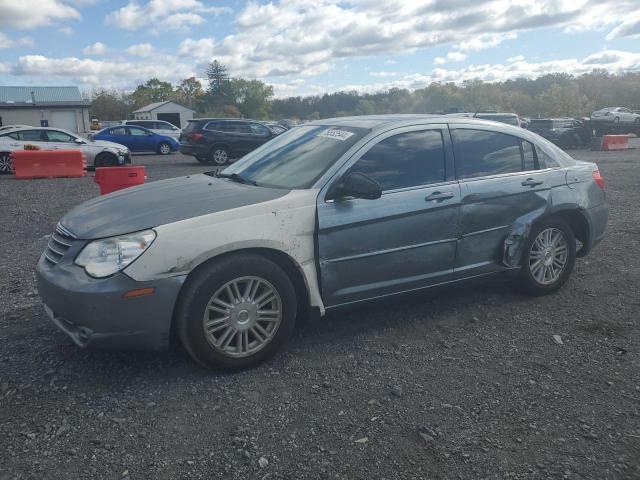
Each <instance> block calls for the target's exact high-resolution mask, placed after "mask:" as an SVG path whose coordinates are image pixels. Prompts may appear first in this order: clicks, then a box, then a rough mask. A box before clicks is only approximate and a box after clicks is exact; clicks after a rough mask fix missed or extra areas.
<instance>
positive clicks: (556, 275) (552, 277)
mask: <svg viewBox="0 0 640 480" xmlns="http://www.w3.org/2000/svg"><path fill="white" fill-rule="evenodd" d="M556 239H557V240H556ZM553 245H555V247H554V246H553ZM563 245H564V247H565V248H564V249H563V248H562V246H563ZM563 252H564V253H563ZM575 260H576V239H575V236H574V234H573V231H572V230H571V228H570V227H569V225H567V224H566V222H564V221H563V220H561V219H559V218H550V219H548V220H543V221H541V222H539V223H537V224H535V225H534V227H533V228H532V229H531V234H530V235H529V238H528V239H527V242H526V244H525V249H524V252H523V253H522V268H521V270H520V281H521V284H522V287H523V288H524V290H525V291H526V292H527V293H529V294H531V295H536V296H538V295H547V294H550V293H553V292H555V291H557V290H558V289H559V288H560V287H562V285H564V283H565V282H566V281H567V279H568V278H569V275H571V271H572V270H573V265H574V263H575ZM540 262H541V263H540Z"/></svg>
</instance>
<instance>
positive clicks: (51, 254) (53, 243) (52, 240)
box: [44, 224, 75, 266]
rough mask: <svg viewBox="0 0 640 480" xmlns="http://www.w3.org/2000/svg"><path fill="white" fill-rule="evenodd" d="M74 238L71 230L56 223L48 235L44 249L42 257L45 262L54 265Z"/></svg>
mask: <svg viewBox="0 0 640 480" xmlns="http://www.w3.org/2000/svg"><path fill="white" fill-rule="evenodd" d="M74 240H75V238H74V236H73V234H72V233H71V232H69V231H68V230H66V229H65V228H64V227H63V226H62V225H60V224H58V225H56V230H55V232H53V233H52V234H51V237H49V243H48V244H47V249H46V250H45V251H44V257H45V259H46V260H47V262H48V263H49V264H50V265H51V266H54V265H56V264H57V263H58V262H59V261H60V260H62V257H64V254H65V253H67V250H69V248H70V247H71V246H72V245H73V242H74Z"/></svg>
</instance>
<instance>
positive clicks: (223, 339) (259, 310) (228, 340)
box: [202, 276, 282, 357]
mask: <svg viewBox="0 0 640 480" xmlns="http://www.w3.org/2000/svg"><path fill="white" fill-rule="evenodd" d="M202 322H203V323H202V325H203V328H204V332H205V337H206V339H207V341H208V342H209V344H210V345H211V346H212V347H213V348H215V349H216V350H217V351H218V352H220V353H222V354H223V355H227V356H229V357H248V356H251V355H253V354H255V353H256V352H258V351H259V350H262V349H263V348H264V347H265V346H267V344H268V343H269V342H270V341H271V340H272V339H273V337H274V335H275V334H276V332H277V330H278V327H279V326H280V324H281V322H282V300H281V298H280V294H279V293H278V291H277V290H276V288H275V287H274V286H273V285H272V284H271V283H269V282H268V281H266V280H264V279H263V278H260V277H255V276H250V277H239V278H236V279H234V280H231V281H229V282H227V283H225V284H224V285H223V286H222V287H220V288H219V289H218V290H217V291H216V292H215V293H214V294H213V296H212V297H211V299H210V300H209V302H208V304H207V306H206V308H205V312H204V316H203V320H202Z"/></svg>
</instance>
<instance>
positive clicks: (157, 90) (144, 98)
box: [130, 78, 175, 110]
mask: <svg viewBox="0 0 640 480" xmlns="http://www.w3.org/2000/svg"><path fill="white" fill-rule="evenodd" d="M174 94H175V92H174V90H173V85H171V83H170V82H163V81H161V80H158V79H157V78H151V79H149V80H147V81H146V82H145V83H144V84H142V85H138V86H137V87H136V89H135V90H134V91H133V93H131V95H130V99H131V103H133V107H134V110H135V109H138V108H142V107H144V106H146V105H149V104H150V103H154V102H164V101H166V100H172V99H173V98H174Z"/></svg>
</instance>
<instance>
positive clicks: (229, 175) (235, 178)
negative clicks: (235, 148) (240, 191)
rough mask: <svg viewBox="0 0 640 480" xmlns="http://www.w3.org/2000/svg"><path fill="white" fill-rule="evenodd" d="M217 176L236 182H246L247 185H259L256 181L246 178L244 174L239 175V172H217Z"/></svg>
mask: <svg viewBox="0 0 640 480" xmlns="http://www.w3.org/2000/svg"><path fill="white" fill-rule="evenodd" d="M216 177H217V178H228V179H229V180H233V181H234V182H238V183H244V184H245V185H253V186H254V187H257V186H258V184H257V183H256V182H255V181H253V180H249V179H248V178H244V177H243V176H242V175H239V174H237V173H221V172H216Z"/></svg>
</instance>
